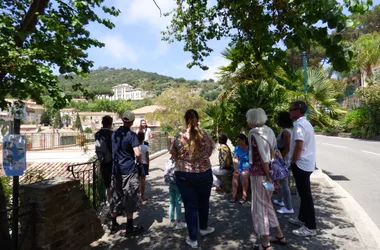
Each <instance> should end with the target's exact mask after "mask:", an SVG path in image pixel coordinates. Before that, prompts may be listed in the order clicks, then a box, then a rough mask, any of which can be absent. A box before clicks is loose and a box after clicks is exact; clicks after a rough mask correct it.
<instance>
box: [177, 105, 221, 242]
mask: <svg viewBox="0 0 380 250" xmlns="http://www.w3.org/2000/svg"><path fill="white" fill-rule="evenodd" d="M185 121H186V126H187V129H185V130H183V131H182V132H180V133H178V134H177V135H176V136H175V138H174V142H173V144H172V147H171V150H170V153H171V154H172V156H173V158H174V159H175V160H176V164H177V168H176V172H175V175H176V180H177V185H178V188H179V191H180V193H181V196H182V200H183V203H184V207H185V219H186V224H187V229H188V232H189V237H188V238H187V239H186V243H187V244H188V245H189V246H191V247H192V248H198V241H197V237H198V219H199V229H200V230H199V233H200V235H201V236H205V235H208V234H211V233H213V232H214V231H215V228H213V227H209V226H208V213H209V202H210V193H211V187H212V182H213V179H212V171H211V162H210V156H211V154H212V151H213V150H214V148H215V144H214V141H213V140H212V138H211V136H210V135H209V134H208V133H207V132H206V131H204V130H201V129H200V128H199V125H198V124H199V116H198V113H197V111H195V110H194V109H190V110H188V111H187V112H186V114H185Z"/></svg>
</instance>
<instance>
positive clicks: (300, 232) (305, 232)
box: [292, 226, 317, 237]
mask: <svg viewBox="0 0 380 250" xmlns="http://www.w3.org/2000/svg"><path fill="white" fill-rule="evenodd" d="M292 233H293V234H294V235H295V236H300V237H308V236H315V235H317V230H315V229H309V228H307V227H305V226H302V227H300V228H298V229H296V230H293V231H292Z"/></svg>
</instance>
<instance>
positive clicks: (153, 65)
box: [88, 0, 228, 80]
mask: <svg viewBox="0 0 380 250" xmlns="http://www.w3.org/2000/svg"><path fill="white" fill-rule="evenodd" d="M156 2H157V4H158V5H159V6H160V8H161V10H162V12H163V13H164V12H168V11H170V10H172V9H173V8H174V7H175V2H176V1H175V0H156ZM106 5H107V6H111V5H113V6H115V7H116V8H118V9H119V10H121V14H120V15H119V16H118V17H116V18H111V20H113V22H114V23H115V25H116V27H115V28H114V29H112V30H109V29H107V28H105V27H102V26H101V25H96V24H91V25H89V27H88V29H89V30H90V32H91V35H92V36H93V37H95V38H97V39H98V40H100V41H101V42H104V43H105V44H106V46H105V47H103V48H92V49H90V50H89V51H88V53H89V58H90V59H91V60H93V61H94V62H95V67H94V68H98V67H99V66H108V67H114V68H124V67H125V68H132V69H140V70H144V71H149V72H156V73H159V74H163V75H168V76H172V77H184V78H185V79H189V80H192V79H196V80H199V79H209V78H214V72H216V71H217V69H218V67H219V66H221V65H223V64H225V63H226V60H225V59H223V58H222V57H221V55H220V53H221V52H222V51H223V50H224V48H225V47H226V46H227V44H228V41H227V40H224V41H215V42H212V48H213V49H214V53H213V54H212V55H211V56H210V57H208V58H207V59H206V61H205V63H206V64H207V65H208V66H209V68H210V69H209V70H208V71H203V70H201V69H199V68H196V67H194V68H193V69H188V68H187V67H186V64H187V63H189V62H190V61H191V54H190V53H188V52H184V51H183V43H178V42H174V43H172V44H168V43H167V42H164V41H161V37H162V35H161V33H160V32H161V31H163V30H165V27H166V25H168V24H169V23H170V18H168V17H164V16H161V17H160V12H159V10H158V9H157V7H156V6H155V5H154V3H153V1H152V0H108V1H106ZM99 13H101V11H99Z"/></svg>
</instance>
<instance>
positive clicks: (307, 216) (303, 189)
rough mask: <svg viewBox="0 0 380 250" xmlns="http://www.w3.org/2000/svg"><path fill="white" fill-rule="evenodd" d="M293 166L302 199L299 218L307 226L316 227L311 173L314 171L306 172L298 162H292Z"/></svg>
mask: <svg viewBox="0 0 380 250" xmlns="http://www.w3.org/2000/svg"><path fill="white" fill-rule="evenodd" d="M291 168H292V171H293V176H294V179H295V181H296V186H297V191H298V195H299V196H300V199H301V206H300V211H299V215H298V219H299V220H300V221H302V222H304V223H305V226H306V227H307V228H309V229H316V228H317V226H316V223H315V211H314V202H313V196H312V195H311V187H310V175H311V174H312V172H306V171H304V170H302V169H300V168H299V167H298V166H297V165H296V164H292V165H291Z"/></svg>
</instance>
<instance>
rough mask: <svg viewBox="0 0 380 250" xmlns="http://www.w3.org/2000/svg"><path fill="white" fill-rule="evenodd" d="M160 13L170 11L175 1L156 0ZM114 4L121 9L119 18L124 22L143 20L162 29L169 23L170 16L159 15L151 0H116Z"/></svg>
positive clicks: (130, 22) (153, 26) (132, 22)
mask: <svg viewBox="0 0 380 250" xmlns="http://www.w3.org/2000/svg"><path fill="white" fill-rule="evenodd" d="M156 3H157V5H158V6H159V7H160V9H161V11H162V14H164V13H166V12H169V11H172V10H173V9H174V8H175V6H176V2H175V1H173V0H156ZM115 6H116V7H117V8H118V9H119V10H120V11H121V14H120V18H121V19H120V20H121V22H122V23H124V24H135V23H138V22H145V23H147V24H149V25H150V26H151V27H152V28H154V29H158V30H160V31H163V30H164V29H165V27H166V26H167V25H169V24H170V20H171V18H170V17H165V16H164V15H161V16H160V10H159V9H158V8H157V6H156V5H155V4H154V2H153V0H129V1H126V0H116V4H115Z"/></svg>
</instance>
